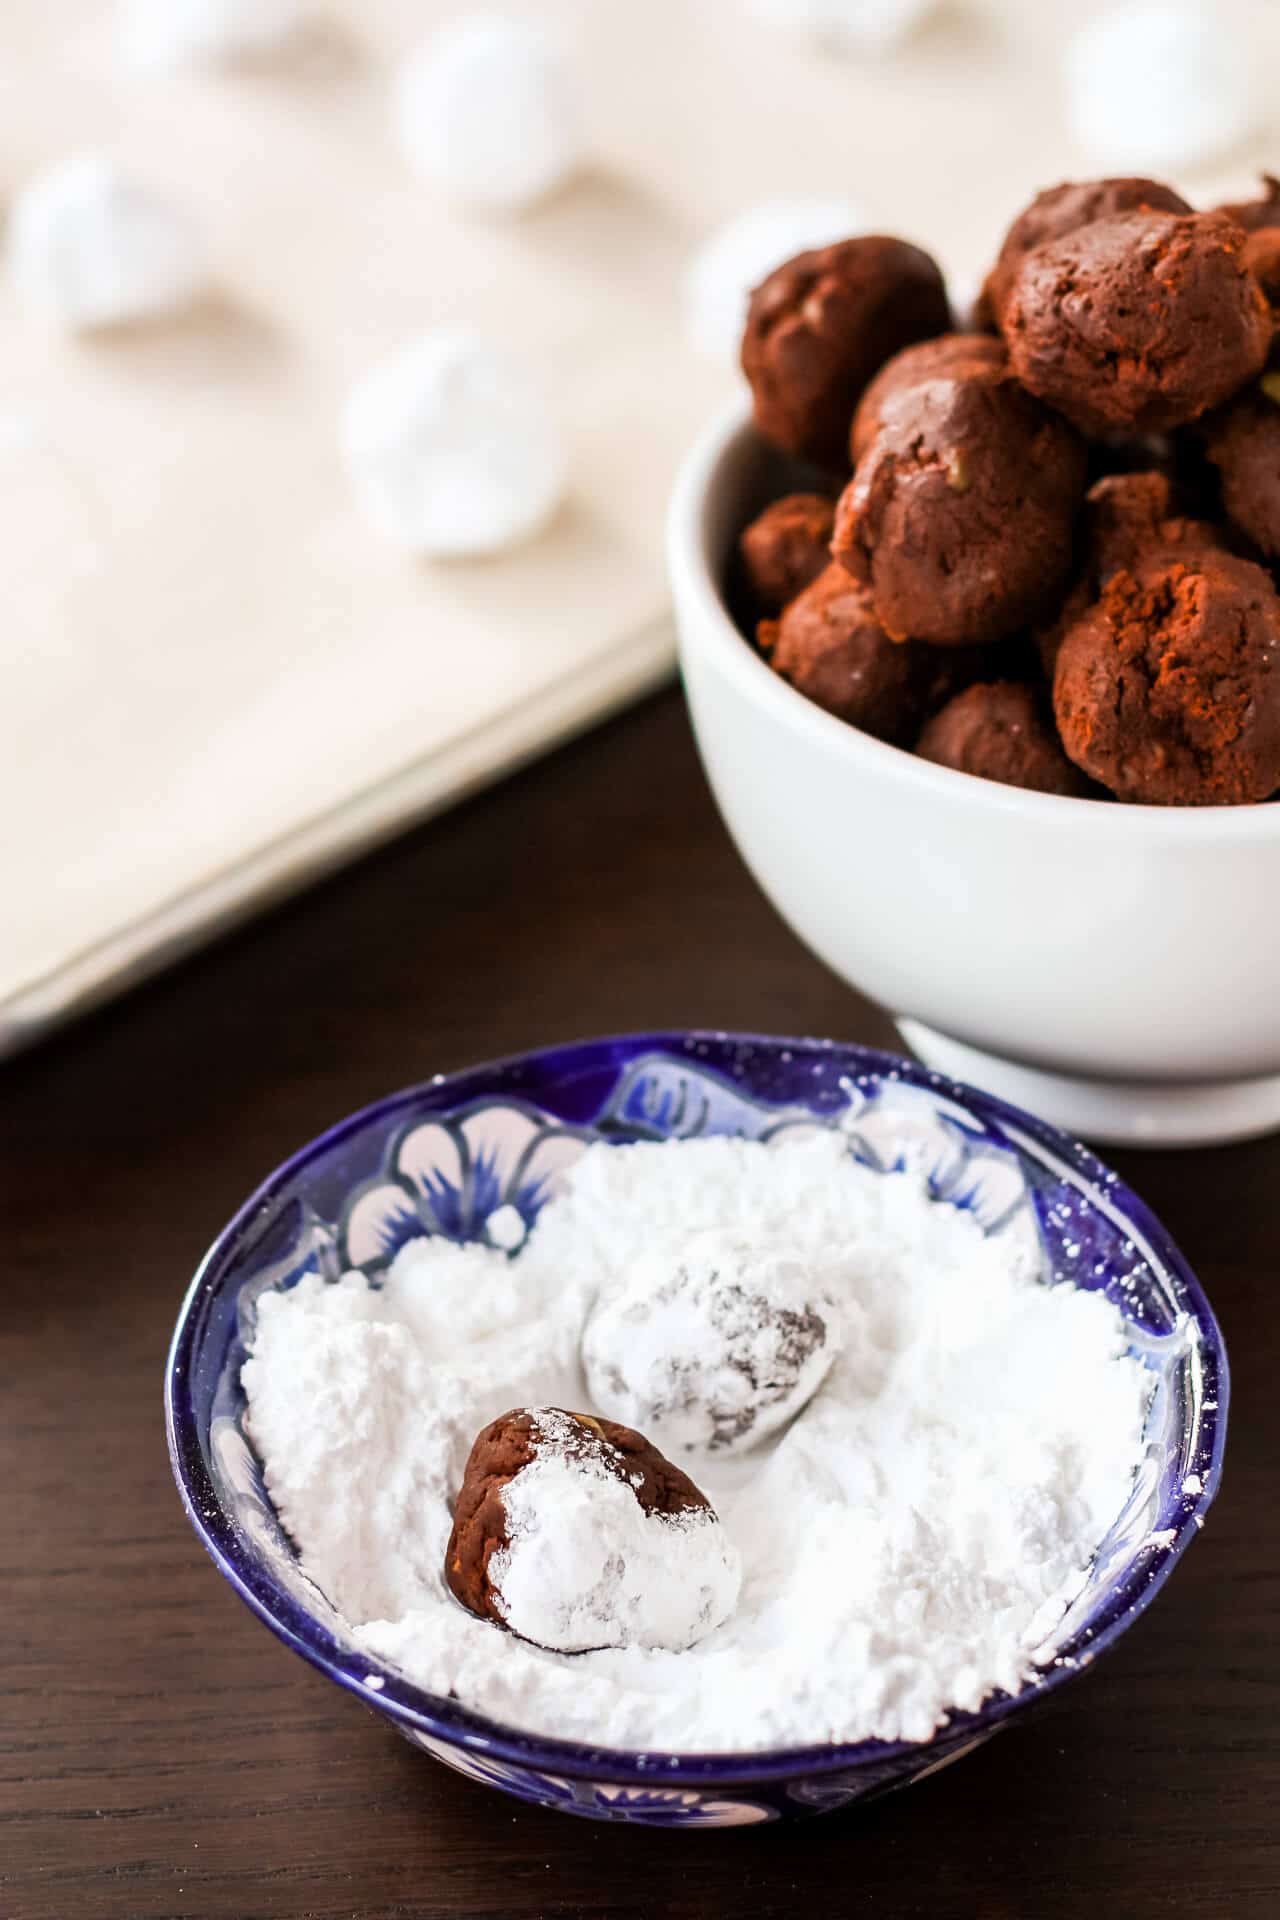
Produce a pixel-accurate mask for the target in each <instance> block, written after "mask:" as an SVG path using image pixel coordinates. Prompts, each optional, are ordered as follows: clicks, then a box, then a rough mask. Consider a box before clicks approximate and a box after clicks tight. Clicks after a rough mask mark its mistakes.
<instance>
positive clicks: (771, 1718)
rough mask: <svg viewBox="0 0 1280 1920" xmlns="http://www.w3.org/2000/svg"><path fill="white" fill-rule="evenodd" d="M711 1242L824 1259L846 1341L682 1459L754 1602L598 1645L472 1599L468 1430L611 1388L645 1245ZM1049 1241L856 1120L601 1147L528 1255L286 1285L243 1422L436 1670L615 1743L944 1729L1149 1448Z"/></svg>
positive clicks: (761, 1255)
mask: <svg viewBox="0 0 1280 1920" xmlns="http://www.w3.org/2000/svg"><path fill="white" fill-rule="evenodd" d="M706 1233H716V1234H719V1235H722V1236H724V1239H725V1243H726V1244H730V1243H739V1244H742V1245H743V1246H746V1247H749V1248H751V1249H752V1250H753V1258H755V1259H757V1260H763V1259H767V1258H772V1257H773V1256H776V1257H778V1258H779V1259H785V1260H787V1261H794V1262H797V1263H799V1265H800V1266H801V1267H803V1268H804V1269H806V1270H807V1271H808V1272H809V1273H810V1275H811V1276H812V1277H813V1283H814V1285H815V1287H816V1288H820V1289H821V1290H823V1291H824V1292H826V1293H830V1294H831V1295H832V1296H833V1297H834V1298H835V1299H836V1300H837V1302H838V1305H839V1315H840V1326H841V1333H842V1342H843V1344H842V1347H841V1351H840V1353H839V1355H838V1357H837V1358H836V1359H835V1360H834V1362H833V1364H832V1365H831V1367H830V1370H829V1372H828V1373H827V1375H826V1378H825V1380H824V1381H823V1382H822V1384H821V1385H820V1386H819V1387H818V1389H817V1391H816V1392H815V1393H814V1395H813V1397H812V1398H811V1399H810V1400H809V1402H808V1405H807V1406H806V1407H805V1408H804V1409H803V1411H801V1412H800V1413H799V1414H798V1416H797V1417H796V1418H795V1419H794V1421H793V1422H792V1423H791V1424H790V1426H788V1427H787V1428H786V1429H785V1431H783V1432H782V1433H781V1434H777V1435H774V1436H772V1437H771V1438H769V1439H767V1440H766V1441H765V1442H764V1443H763V1444H762V1445H761V1446H759V1447H758V1448H756V1449H755V1450H753V1451H751V1452H749V1453H747V1454H745V1455H742V1456H737V1455H731V1456H728V1457H726V1455H725V1453H724V1452H723V1451H721V1452H716V1451H714V1450H712V1451H708V1452H706V1453H705V1454H700V1455H693V1454H682V1455H681V1459H682V1461H683V1462H684V1464H685V1465H686V1466H687V1467H688V1468H689V1470H690V1472H691V1473H692V1474H693V1476H694V1478H695V1479H696V1481H697V1483H698V1485H699V1486H700V1487H701V1488H702V1489H703V1491H704V1492H705V1493H706V1495H707V1496H708V1498H709V1499H710V1500H711V1501H712V1503H713V1505H714V1506H715V1509H716V1511H717V1512H718V1513H719V1515H720V1517H721V1519H722V1521H723V1522H724V1526H725V1529H726V1531H727V1533H728V1535H729V1538H730V1540H731V1541H732V1543H733V1546H734V1547H735V1548H736V1551H737V1554H738V1555H739V1556H740V1559H741V1567H742V1583H741V1591H740V1594H739V1598H738V1603H737V1606H736V1608H735V1609H734V1611H733V1612H732V1613H731V1614H730V1616H729V1617H728V1618H727V1619H726V1620H725V1621H724V1622H723V1624H721V1625H720V1626H718V1627H717V1628H715V1629H714V1630H713V1631H712V1632H710V1633H708V1634H706V1635H705V1637H703V1638H702V1639H701V1640H699V1641H698V1643H697V1645H695V1646H692V1647H689V1648H686V1649H684V1650H681V1651H664V1650H661V1649H658V1650H655V1649H652V1648H646V1647H643V1646H634V1645H633V1646H627V1647H619V1648H603V1649H600V1650H598V1651H592V1652H586V1653H580V1654H573V1655H568V1654H557V1653H550V1652H546V1651H544V1650H543V1649H541V1648H539V1647H536V1646H532V1645H530V1644H529V1643H528V1642H526V1641H524V1640H521V1639H517V1638H516V1637H515V1636H514V1635H511V1634H507V1633H504V1632H503V1631H502V1630H501V1629H500V1628H499V1627H496V1626H495V1625H493V1624H492V1623H491V1622H488V1621H484V1620H480V1619H477V1618H475V1617H473V1616H472V1615H470V1614H468V1613H467V1612H466V1611H465V1610H464V1609H463V1608H461V1607H460V1606H458V1605H457V1603H456V1602H455V1601H454V1599H453V1597H452V1595H450V1593H449V1592H448V1590H447V1588H446V1586H445V1584H444V1579H443V1572H442V1568H443V1561H444V1552H445V1546H446V1543H447V1541H448V1538H449V1533H450V1527H451V1505H450V1503H451V1501H452V1499H453V1497H454V1495H455V1494H456V1492H457V1489H458V1486H459V1483H460V1480H461V1476H462V1469H463V1466H464V1464H465V1461H466V1457H467V1453H468V1450H469V1448H470V1444H471V1441H472V1439H473V1438H474V1436H475V1435H476V1433H477V1432H478V1430H479V1429H480V1428H481V1427H482V1426H483V1425H485V1424H486V1423H487V1422H488V1421H490V1420H492V1419H495V1418H496V1417H497V1416H498V1415H499V1414H501V1413H503V1412H505V1411H506V1410H507V1409H508V1408H510V1407H513V1406H522V1405H523V1406H532V1405H541V1406H560V1407H580V1408H583V1409H584V1410H587V1409H589V1408H590V1404H591V1403H590V1397H589V1395H588V1393H587V1389H586V1383H585V1380H584V1378H583V1373H582V1369H581V1365H580V1361H579V1357H578V1356H579V1344H580V1340H581V1336H582V1331H583V1328H584V1326H585V1324H586V1323H587V1321H588V1318H589V1317H590V1316H591V1314H592V1313H593V1311H600V1310H601V1308H602V1307H603V1305H604V1304H605V1303H607V1302H608V1301H609V1299H610V1298H611V1296H615V1295H617V1294H619V1293H621V1292H622V1291H624V1290H625V1289H626V1288H627V1286H628V1285H629V1284H630V1283H631V1281H632V1279H633V1277H634V1267H635V1260H636V1255H637V1250H638V1249H641V1248H643V1249H645V1250H646V1254H647V1257H650V1258H653V1259H657V1260H662V1259H668V1260H669V1261H671V1262H672V1263H673V1264H678V1262H679V1259H680V1257H681V1254H682V1250H684V1249H686V1248H687V1246H688V1243H689V1241H690V1239H691V1237H692V1236H694V1235H695V1234H706ZM1038 1262H1039V1254H1038V1249H1037V1248H1036V1246H1035V1244H1034V1241H1033V1236H1032V1235H1030V1234H1027V1235H1023V1236H1018V1235H1016V1234H1011V1233H1002V1234H1000V1235H997V1236H994V1237H992V1238H986V1237H985V1236H984V1235H983V1233H982V1231H981V1228H980V1227H979V1225H978V1223H977V1221H976V1220H975V1219H974V1217H973V1215H972V1214H970V1213H967V1212H962V1211H959V1210H957V1209H955V1208H952V1207H950V1206H948V1205H946V1204H944V1203H940V1202H935V1201H932V1200H931V1199H930V1198H929V1196H928V1192H927V1188H926V1186H925V1183H924V1181H923V1180H922V1179H921V1178H920V1177H919V1176H918V1175H916V1174H915V1173H913V1172H906V1173H900V1174H892V1175H880V1174H875V1173H872V1172H870V1171H868V1170H866V1169H864V1168H862V1167H860V1166H858V1165H857V1164H856V1163H854V1162H853V1161H852V1160H850V1159H849V1157H848V1155H847V1153H846V1151H845V1143H844V1141H843V1140H842V1138H841V1137H840V1136H839V1135H838V1134H834V1133H833V1134H828V1133H815V1134H805V1135H797V1136H793V1137H788V1136H786V1135H784V1136H782V1137H781V1138H780V1139H779V1140H778V1141H776V1142H774V1143H771V1144H768V1145H764V1144H759V1143H754V1142H744V1141H737V1140H724V1139H711V1140H700V1141H689V1142H682V1143H678V1144H677V1143H673V1144H667V1145H647V1144H646V1145H637V1146H626V1147H604V1146H600V1147H593V1148H592V1149H590V1150H589V1151H588V1152H587V1153H586V1154H585V1155H584V1157H583V1159H582V1160H581V1161H580V1162H579V1163H578V1164H577V1166H576V1167H575V1168H574V1169H573V1171H572V1173H571V1175H570V1178H569V1183H568V1188H567V1191H566V1192H565V1193H564V1194H562V1195H561V1196H560V1197H558V1198H556V1199H555V1200H553V1201H551V1202H550V1203H549V1204H548V1205H547V1206H546V1207H545V1208H544V1210H543V1212H542V1214H541V1216H540V1218H539V1221H538V1224H537V1226H536V1227H535V1229H534V1231H533V1232H532V1234H531V1235H530V1237H529V1239H528V1241H527V1243H526V1244H525V1246H524V1247H523V1249H522V1250H521V1251H520V1253H519V1254H518V1255H517V1256H516V1258H515V1259H514V1260H509V1259H508V1257H507V1256H506V1255H505V1254H503V1253H501V1252H499V1251H497V1250H496V1249H494V1248H492V1247H487V1246H472V1247H465V1248H458V1247H453V1246H450V1245H447V1244H446V1243H443V1242H439V1241H434V1240H433V1241H416V1242H413V1243H411V1244H410V1245H409V1246H408V1247H406V1248H405V1249H404V1250H403V1251H402V1252H401V1253H400V1255H399V1256H398V1257H397V1259H396V1260H395V1262H394V1263H393V1265H392V1267H391V1269H390V1271H389V1273H388V1274H387V1276H386V1279H385V1282H384V1284H383V1285H382V1286H381V1287H379V1288H377V1289H372V1288H370V1286H369V1285H368V1283H367V1281H366V1280H365V1278H364V1276H363V1275H361V1274H348V1275H346V1276H345V1277H344V1278H343V1279H342V1280H340V1281H338V1282H337V1283H333V1284H326V1283H324V1282H322V1281H321V1280H320V1279H319V1278H317V1277H316V1276H308V1277H307V1278H305V1279H304V1280H303V1281H302V1282H301V1283H300V1284H299V1285H298V1286H297V1287H295V1288H294V1289H292V1291H290V1292H288V1293H286V1294H274V1293H269V1294H266V1295H264V1296H263V1297H262V1299H261V1300H260V1301H259V1304H258V1321H257V1331H256V1335H255V1337H254V1342H253V1351H252V1354H251V1357H250V1359H249V1360H248V1361H247V1362H246V1364H245V1368H244V1384H245V1389H246V1393H247V1396H248V1402H249V1412H248V1426H249V1432H250V1436H251V1438H252V1440H253V1442H254V1444H255V1446H256V1447H257V1449H258V1451H259V1453H260V1455H261V1457H262V1459H263V1461H264V1465H265V1469H266V1481H267V1486H268V1489H269V1491H270V1493H271V1496H272V1498H273V1500H274V1501H275V1504H276V1507H277V1511H278V1512H279V1514H280V1517H281V1520H282V1522H283V1524H284V1525H285V1527H286V1528H287V1529H288V1531H289V1532H290V1534H291V1535H292V1537H293V1539H294V1540H295V1542H296V1543H297V1546H298V1549H299V1552H300V1555H301V1558H302V1562H303V1565H304V1567H305V1568H306V1569H307V1571H308V1573H309V1574H310V1575H311V1577H312V1578H313V1579H314V1580H315V1581H316V1582H317V1584H318V1585H319V1586H320V1587H322V1588H323V1589H324V1591H325V1592H326V1593H327V1594H328V1596H329V1598H330V1599H331V1600H332V1601H333V1603H334V1605H335V1606H336V1607H337V1608H338V1610H339V1612H340V1613H342V1614H343V1615H344V1616H345V1618H346V1619H347V1620H348V1621H349V1622H350V1624H351V1630H352V1637H353V1639H354V1641H355V1642H356V1643H357V1644H359V1645H361V1646H363V1647H364V1648H366V1649H367V1650H368V1651H369V1652H370V1653H371V1654H373V1655H375V1656H377V1657H380V1658H382V1659H384V1660H386V1661H387V1662H389V1663H390V1664H392V1665H395V1666H397V1667H399V1668H400V1669H401V1670H402V1671H404V1672H405V1673H406V1674H407V1675H408V1676H409V1677H410V1678H411V1679H413V1680H414V1681H416V1682H417V1683H418V1684H419V1685H421V1686H423V1687H426V1688H428V1689H430V1690H431V1691H434V1692H437V1693H441V1694H448V1693H452V1694H455V1695H456V1696H457V1697H458V1698H459V1699H461V1700H462V1701H464V1702H465V1703H466V1704H467V1705H468V1706H470V1707H473V1708H475V1709H477V1710H479V1711H482V1712H486V1713H488V1714H491V1715H493V1716H494V1717H495V1718H497V1719H500V1720H504V1721H507V1722H510V1723H514V1724H516V1725H519V1726H522V1727H525V1728H529V1729H532V1730H537V1731H541V1732H544V1733H555V1734H559V1735H562V1736H564V1737H566V1738H577V1739H583V1740H588V1741H591V1742H595V1743H599V1744H603V1745H616V1746H628V1747H643V1748H649V1749H665V1750H668V1751H677V1752H678V1751H682V1750H684V1751H690V1750H694V1751H697V1750H701V1751H707V1750H716V1749H721V1750H726V1749H744V1748H763V1747H775V1746H784V1745H793V1744H806V1743H810V1742H816V1741H822V1740H831V1741H837V1740H841V1741H842V1740H856V1739H863V1738H869V1737H875V1736H878V1737H881V1738H885V1739H910V1740H925V1739H927V1738H928V1737H929V1736H930V1735H931V1734H932V1733H933V1732H934V1731H935V1729H936V1728H937V1727H938V1726H939V1725H940V1724H942V1723H943V1721H945V1719H946V1717H947V1714H948V1711H949V1710H950V1709H954V1708H972V1707H975V1706H977V1705H978V1704H979V1702H980V1701H981V1700H982V1699H983V1698H984V1697H985V1696H986V1695H987V1694H988V1693H989V1692H991V1691H992V1690H993V1689H995V1688H999V1687H1003V1688H1007V1689H1010V1690H1013V1689H1016V1688H1017V1687H1019V1686H1020V1685H1022V1684H1023V1683H1024V1682H1025V1681H1026V1680H1027V1679H1028V1678H1029V1677H1030V1675H1031V1674H1032V1672H1033V1671H1034V1666H1035V1659H1036V1658H1037V1657H1039V1658H1044V1657H1045V1653H1046V1647H1049V1648H1051V1645H1052V1633H1053V1628H1054V1624H1055V1622H1056V1621H1057V1620H1058V1618H1059V1617H1060V1616H1061V1614H1062V1612H1063V1611H1064V1609H1065V1607H1066V1606H1067V1604H1069V1602H1070V1600H1071V1599H1072V1598H1073V1597H1074V1595H1075V1594H1076V1593H1077V1592H1078V1591H1079V1589H1080V1587H1081V1585H1082V1584H1083V1581H1084V1578H1085V1575H1086V1572H1087V1568H1088V1564H1089V1561H1090V1559H1091V1556H1092V1554H1093V1552H1094V1550H1095V1549H1096V1547H1097V1545H1098V1544H1099V1543H1100V1541H1101V1540H1102V1539H1103V1538H1104V1536H1105V1535H1106V1533H1107V1531H1108V1529H1109V1527H1110V1526H1111V1524H1112V1522H1113V1520H1114V1519H1115V1518H1116V1516H1117V1515H1118V1514H1119V1512H1120V1510H1121V1508H1122V1507H1123V1505H1124V1503H1125V1500H1126V1498H1127V1496H1128V1493H1129V1491H1130V1488H1131V1485H1132V1481H1133V1476H1134V1470H1135V1467H1136V1465H1137V1463H1138V1461H1139V1459H1140V1458H1141V1456H1142V1452H1143V1438H1142V1429H1143V1421H1144V1415H1145V1410H1146V1405H1147V1399H1148V1394H1149V1386H1150V1375H1149V1374H1147V1373H1146V1372H1145V1370H1144V1369H1143V1367H1142V1365H1141V1364H1140V1362H1139V1361H1137V1360H1136V1359H1135V1358H1133V1357H1130V1356H1128V1355H1127V1354H1126V1337H1125V1332H1124V1327H1123V1323H1122V1320H1121V1318H1120V1316H1119V1314H1118V1313H1117V1311H1116V1310H1115V1308H1114V1307H1112V1306H1111V1304H1110V1303H1109V1302H1108V1301H1107V1300H1106V1299H1105V1298H1103V1297H1102V1296H1100V1295H1097V1294H1087V1293H1082V1292H1078V1291H1076V1290H1074V1289H1072V1288H1070V1287H1067V1286H1055V1287H1047V1286H1044V1285H1041V1284H1040V1282H1039V1265H1038ZM488 1309H491V1311H489V1310H488ZM599 1411H605V1410H604V1409H599ZM648 1577H649V1575H648V1573H647V1572H646V1574H645V1578H648Z"/></svg>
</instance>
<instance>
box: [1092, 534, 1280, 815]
mask: <svg viewBox="0 0 1280 1920" xmlns="http://www.w3.org/2000/svg"><path fill="white" fill-rule="evenodd" d="M1054 711H1055V714H1056V717H1057V722H1058V731H1059V734H1060V735H1061V738H1062V744H1063V746H1064V747H1065V748H1066V751H1067V753H1068V754H1069V755H1070V757H1071V759H1072V760H1074V762H1075V763H1076V765H1077V766H1078V767H1080V768H1081V769H1082V770H1083V771H1084V772H1085V773H1087V774H1089V775H1090V777H1091V778H1093V779H1095V780H1098V781H1100V782H1101V783H1102V785H1103V786H1106V787H1109V788H1110V789H1111V791H1112V792H1113V793H1114V794H1116V795H1118V796H1119V798H1121V799H1123V800H1132V801H1139V802H1144V803H1146V804H1149V805H1153V806H1214V805H1240V804H1242V803H1244V802H1247V801H1255V800H1266V799H1268V798H1269V797H1270V796H1271V795H1272V794H1273V793H1274V792H1275V791H1276V789H1277V787H1280V599H1278V598H1277V596H1276V590H1275V588H1274V586H1273V585H1272V583H1271V579H1270V576H1269V575H1268V574H1267V573H1266V572H1264V570H1263V569H1262V568H1261V567H1259V566H1255V565H1254V564H1253V562H1252V561H1249V560H1241V559H1239V558H1237V557H1236V556H1235V555H1234V554H1229V553H1205V552H1197V553H1191V554H1188V555H1187V556H1186V557H1185V558H1169V557H1167V556H1166V557H1159V556H1158V557H1156V558H1154V559H1148V560H1145V561H1140V562H1138V563H1137V564H1136V565H1135V566H1134V567H1133V568H1132V569H1129V568H1122V569H1121V570H1120V571H1119V572H1118V573H1115V574H1113V575H1112V576H1111V578H1110V579H1109V580H1108V581H1107V583H1106V585H1105V586H1104V587H1103V589H1102V592H1101V594H1100V596H1099V598H1098V600H1097V601H1096V602H1095V603H1094V605H1093V606H1091V607H1089V608H1088V609H1087V610H1086V611H1085V612H1084V613H1083V614H1082V615H1081V616H1080V618H1079V619H1078V620H1076V621H1075V622H1074V623H1073V624H1072V625H1071V626H1070V627H1069V628H1068V629H1067V631H1066V633H1065V635H1064V637H1063V641H1062V646H1061V648H1060V650H1059V653H1058V660H1057V667H1056V669H1055V673H1054Z"/></svg>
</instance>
